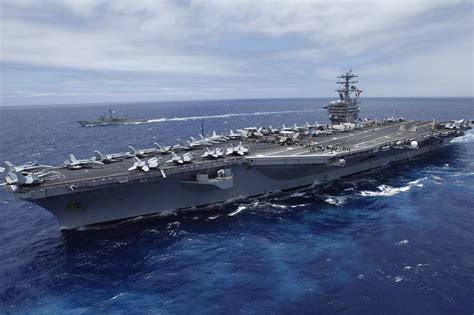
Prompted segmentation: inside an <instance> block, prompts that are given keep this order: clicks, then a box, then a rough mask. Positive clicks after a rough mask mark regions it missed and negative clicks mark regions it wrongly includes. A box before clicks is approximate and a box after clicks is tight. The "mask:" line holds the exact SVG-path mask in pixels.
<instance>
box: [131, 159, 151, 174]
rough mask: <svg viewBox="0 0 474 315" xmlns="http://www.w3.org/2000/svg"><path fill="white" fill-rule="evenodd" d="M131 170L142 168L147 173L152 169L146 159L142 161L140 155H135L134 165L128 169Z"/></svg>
mask: <svg viewBox="0 0 474 315" xmlns="http://www.w3.org/2000/svg"><path fill="white" fill-rule="evenodd" d="M128 170H129V171H133V170H142V171H144V172H145V173H146V172H148V171H149V170H150V168H149V167H148V165H147V164H146V162H145V161H142V160H140V159H139V158H138V157H136V156H135V157H134V158H133V165H132V166H130V167H129V169H128Z"/></svg>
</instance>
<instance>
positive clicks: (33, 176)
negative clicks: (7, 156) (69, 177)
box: [5, 171, 59, 185]
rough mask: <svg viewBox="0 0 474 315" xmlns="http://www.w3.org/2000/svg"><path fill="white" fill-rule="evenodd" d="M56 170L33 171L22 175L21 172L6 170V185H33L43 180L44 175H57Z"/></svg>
mask: <svg viewBox="0 0 474 315" xmlns="http://www.w3.org/2000/svg"><path fill="white" fill-rule="evenodd" d="M58 174H59V173H58V172H54V171H48V172H33V173H29V174H26V175H23V174H22V173H21V172H8V174H7V177H6V178H5V180H6V184H7V185H34V184H39V183H42V182H44V180H45V178H46V177H50V176H54V175H58Z"/></svg>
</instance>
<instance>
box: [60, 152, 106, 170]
mask: <svg viewBox="0 0 474 315" xmlns="http://www.w3.org/2000/svg"><path fill="white" fill-rule="evenodd" d="M97 164H99V165H102V164H104V163H103V162H101V161H96V160H95V159H92V158H91V159H80V160H78V159H76V157H75V156H74V154H69V160H66V161H64V165H65V166H66V167H68V168H70V169H80V168H83V167H93V166H94V165H97Z"/></svg>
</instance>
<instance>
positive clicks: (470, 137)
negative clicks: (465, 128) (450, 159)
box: [451, 132, 474, 143]
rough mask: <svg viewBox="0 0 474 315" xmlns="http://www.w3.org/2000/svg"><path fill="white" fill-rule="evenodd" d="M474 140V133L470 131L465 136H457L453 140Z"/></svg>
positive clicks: (457, 141)
mask: <svg viewBox="0 0 474 315" xmlns="http://www.w3.org/2000/svg"><path fill="white" fill-rule="evenodd" d="M473 141H474V133H473V132H468V133H466V134H465V135H464V136H462V137H459V138H455V139H453V140H452V141H451V142H453V143H469V142H473Z"/></svg>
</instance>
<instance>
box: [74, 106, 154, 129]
mask: <svg viewBox="0 0 474 315" xmlns="http://www.w3.org/2000/svg"><path fill="white" fill-rule="evenodd" d="M77 122H78V123H79V124H80V125H81V126H82V127H92V126H108V125H122V124H130V123H141V122H146V119H137V118H132V117H128V116H116V115H114V111H113V110H112V109H109V111H108V112H107V113H104V114H102V115H100V116H99V117H97V118H96V119H94V120H78V121H77Z"/></svg>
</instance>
